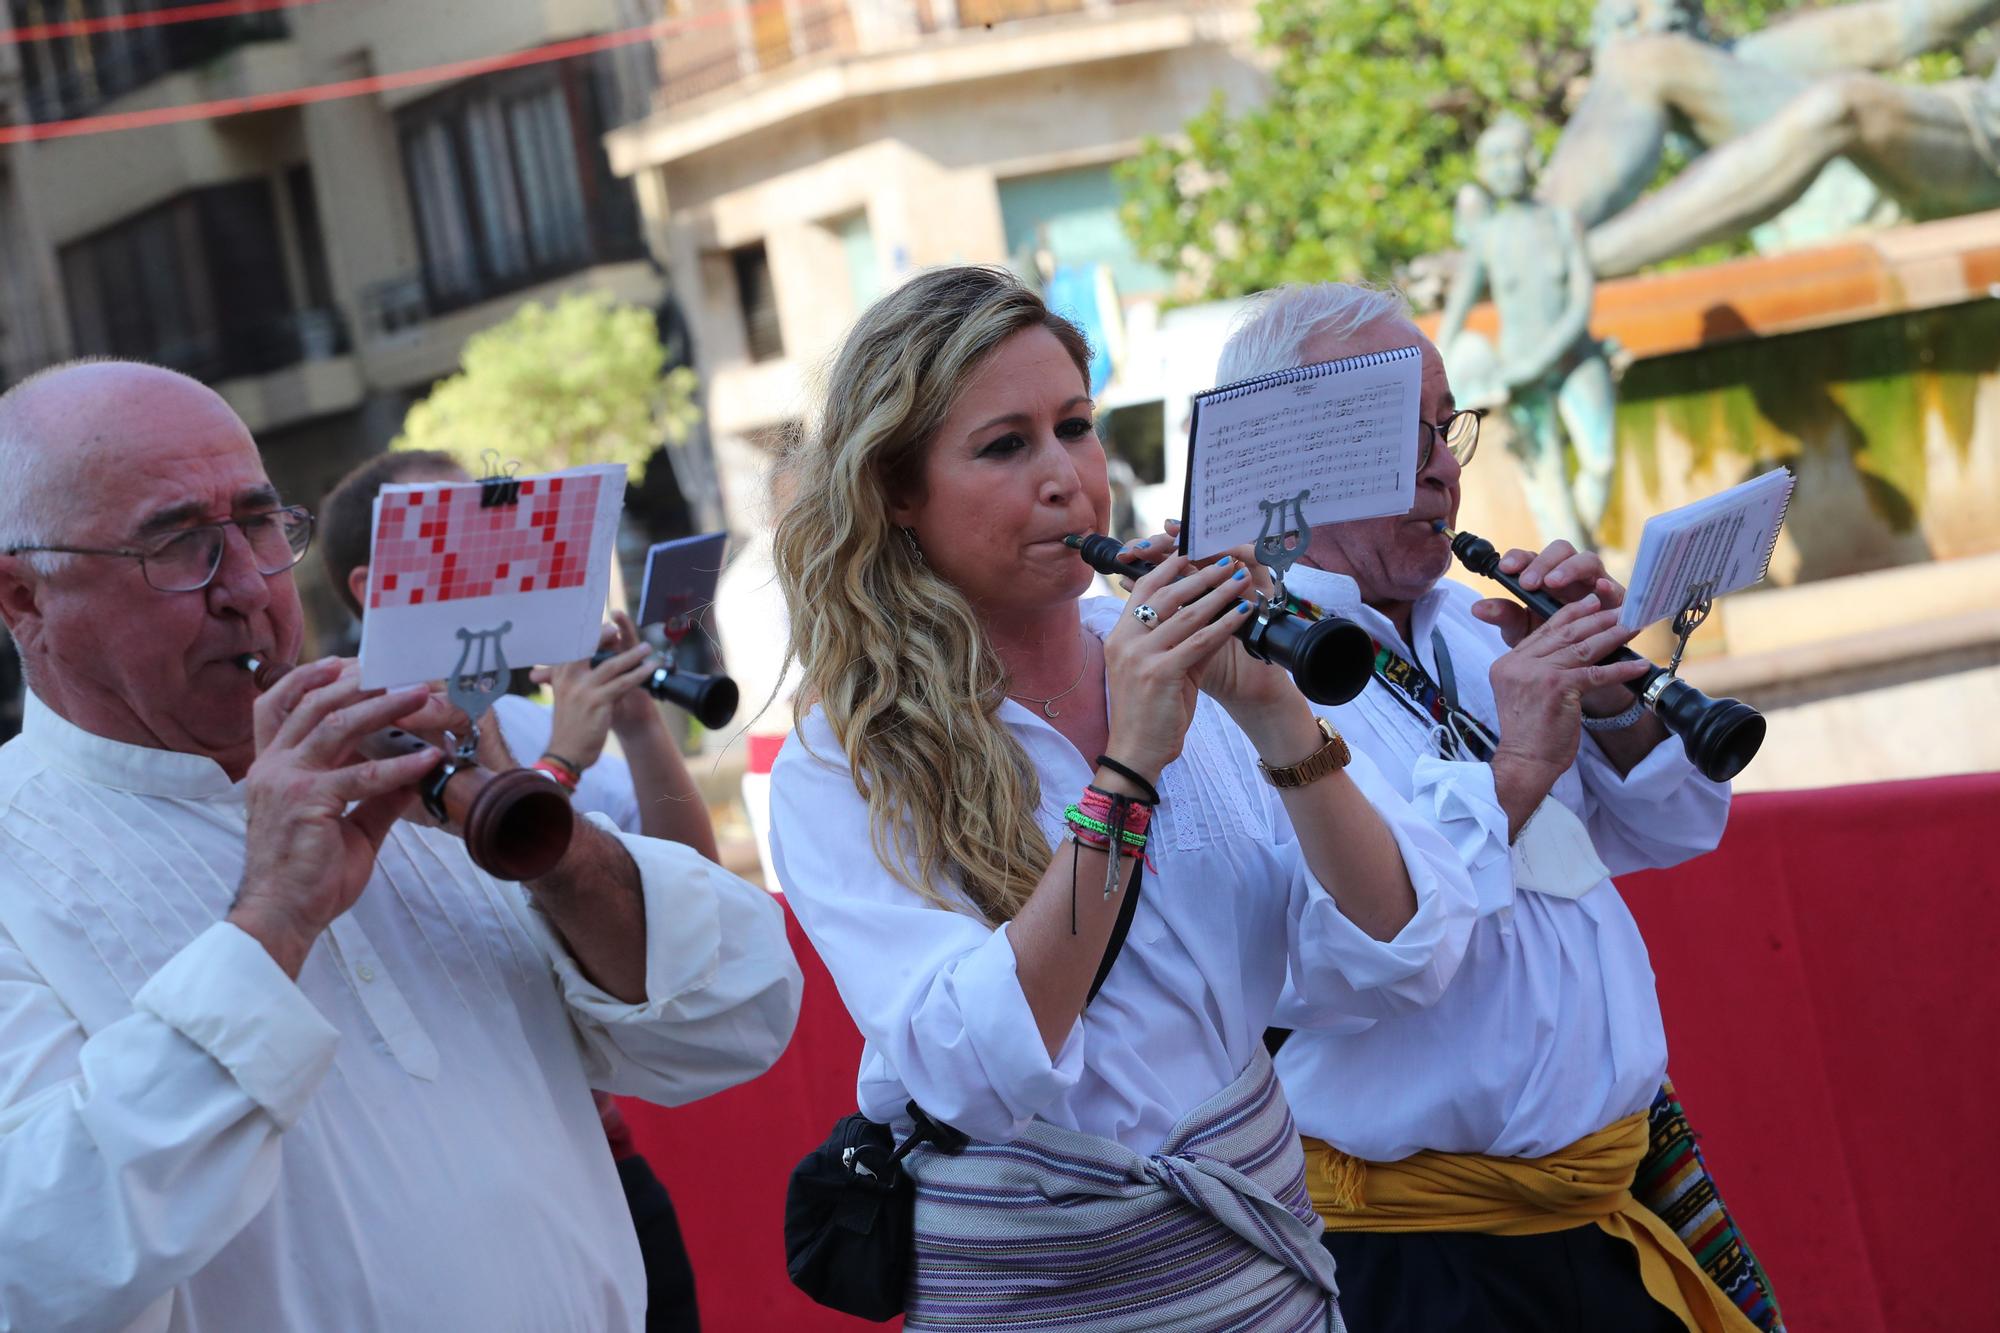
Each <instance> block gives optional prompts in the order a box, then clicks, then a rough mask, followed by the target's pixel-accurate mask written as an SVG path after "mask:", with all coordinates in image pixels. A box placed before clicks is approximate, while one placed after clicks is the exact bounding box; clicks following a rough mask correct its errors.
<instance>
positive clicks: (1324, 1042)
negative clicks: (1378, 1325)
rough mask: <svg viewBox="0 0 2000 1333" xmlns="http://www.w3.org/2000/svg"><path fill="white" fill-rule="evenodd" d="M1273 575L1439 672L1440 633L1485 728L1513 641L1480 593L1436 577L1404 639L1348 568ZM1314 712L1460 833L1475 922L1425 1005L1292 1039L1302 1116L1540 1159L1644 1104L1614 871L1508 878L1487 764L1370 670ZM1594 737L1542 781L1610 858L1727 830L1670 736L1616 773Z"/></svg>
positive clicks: (1641, 1033)
mask: <svg viewBox="0 0 2000 1333" xmlns="http://www.w3.org/2000/svg"><path fill="white" fill-rule="evenodd" d="M1285 585H1286V589H1287V591H1289V592H1292V593H1295V594H1297V595H1298V596H1300V597H1304V598H1307V599H1308V600H1311V601H1313V602H1317V603H1318V604H1319V605H1320V606H1322V607H1323V608H1325V609H1326V610H1328V611H1330V612H1333V613H1335V614H1338V615H1343V616H1346V617H1347V618H1349V619H1350V620H1354V621H1356V622H1358V623H1359V624H1360V625H1361V626H1362V628H1364V629H1366V630H1367V631H1368V632H1369V633H1370V634H1372V635H1374V636H1375V639H1376V642H1378V643H1380V644H1382V645H1384V646H1386V647H1389V648H1391V649H1392V650H1393V651H1395V652H1396V653H1399V654H1402V655H1404V656H1405V658H1406V660H1407V659H1408V654H1409V653H1410V651H1411V648H1412V646H1414V648H1415V651H1416V659H1415V660H1416V662H1417V663H1418V665H1420V666H1422V667H1423V668H1424V670H1425V671H1426V672H1428V673H1430V676H1431V679H1432V680H1441V679H1442V676H1441V675H1440V672H1439V666H1438V662H1437V659H1436V653H1435V650H1434V648H1433V646H1432V642H1431V636H1432V631H1433V630H1435V631H1437V632H1438V633H1439V634H1441V635H1442V636H1443V639H1444V643H1445V651H1446V653H1447V655H1448V656H1449V657H1450V659H1451V664H1452V674H1453V676H1454V677H1455V681H1454V688H1455V690H1456V696H1455V697H1456V699H1457V702H1458V704H1459V706H1460V707H1462V708H1464V709H1465V710H1466V711H1468V712H1470V713H1471V714H1472V715H1473V716H1475V717H1477V718H1478V719H1479V720H1480V721H1481V722H1483V723H1485V724H1486V726H1487V727H1488V728H1489V730H1493V731H1496V732H1497V730H1498V726H1497V714H1496V713H1495V710H1494V703H1493V688H1492V683H1491V681H1490V680H1489V678H1488V675H1487V673H1488V670H1489V669H1490V668H1491V666H1492V664H1493V661H1494V659H1496V658H1498V657H1499V656H1500V655H1501V654H1503V653H1505V652H1506V651H1507V645H1506V642H1505V641H1504V640H1503V639H1501V637H1500V634H1499V631H1497V630H1495V629H1494V628H1493V627H1492V626H1490V625H1488V624H1486V623H1485V622H1484V621H1480V620H1476V619H1474V618H1473V616H1472V614H1471V610H1470V608H1471V606H1472V604H1473V603H1474V602H1477V601H1479V600H1480V598H1481V594H1480V593H1478V592H1475V591H1474V590H1473V589H1471V588H1469V587H1466V586H1465V585H1463V584H1459V583H1453V582H1450V581H1443V582H1440V583H1439V584H1438V585H1437V586H1436V587H1434V588H1433V589H1432V590H1431V591H1430V592H1429V593H1427V594H1425V596H1424V597H1423V598H1422V599H1421V600H1419V601H1418V602H1417V604H1416V606H1415V608H1414V609H1413V613H1412V620H1411V632H1412V634H1413V635H1414V637H1415V639H1416V643H1415V644H1414V645H1406V644H1405V643H1404V642H1403V640H1402V636H1401V635H1400V634H1398V633H1397V632H1396V628H1395V626H1394V624H1393V623H1392V622H1391V621H1390V620H1389V619H1388V618H1387V617H1386V616H1384V615H1382V614H1381V613H1379V612H1377V611H1375V610H1374V609H1372V608H1370V607H1367V606H1364V605H1362V603H1361V600H1360V596H1359V594H1358V591H1357V589H1356V587H1355V584H1354V581H1353V580H1352V579H1349V578H1347V577H1346V576H1344V575H1340V574H1332V573H1328V572H1326V571H1324V570H1317V569H1309V568H1306V567H1304V566H1299V567H1295V568H1294V569H1293V570H1292V571H1291V572H1290V573H1289V574H1287V575H1286V577H1285ZM1316 710H1317V711H1318V712H1320V713H1321V714H1322V715H1324V716H1326V717H1328V718H1330V719H1331V720H1332V721H1333V723H1334V725H1335V726H1337V727H1338V728H1339V729H1340V731H1341V734H1342V735H1344V736H1345V737H1346V738H1347V742H1348V744H1349V745H1350V746H1352V747H1353V748H1354V750H1355V751H1356V752H1357V753H1365V754H1368V755H1370V756H1372V757H1373V758H1374V760H1375V763H1376V766H1377V767H1378V768H1380V769H1381V770H1382V772H1383V773H1385V774H1386V775H1388V777H1389V779H1390V780H1391V781H1392V782H1394V783H1395V785H1396V788H1397V790H1398V791H1400V792H1401V793H1402V794H1403V795H1404V796H1406V797H1408V798H1409V799H1410V802H1411V804H1412V805H1414V806H1415V807H1416V808H1417V809H1418V810H1419V811H1421V812H1423V814H1424V816H1425V818H1427V819H1428V820H1429V821H1430V822H1431V823H1432V824H1433V825H1434V826H1435V827H1436V828H1437V829H1438V830H1439V831H1440V832H1441V833H1443V834H1444V836H1445V837H1447V838H1448V839H1450V841H1451V842H1452V844H1453V845H1454V846H1455V847H1457V848H1458V850H1459V854H1460V855H1461V856H1462V857H1463V858H1464V861H1465V864H1466V866H1467V868H1468V869H1469V870H1470V871H1471V874H1472V881H1473V885H1474V887H1475V889H1476V891H1477V894H1478V899H1479V922H1478V925H1477V927H1476V928H1475V929H1474V931H1473V934H1472V942H1471V945H1470V947H1469V948H1468V949H1467V950H1466V953H1465V960H1464V962H1463V963H1461V964H1460V966H1459V969H1458V975H1457V977H1456V978H1455V979H1454V980H1453V982H1452V984H1451V988H1450V989H1449V990H1448V991H1446V992H1445V995H1444V998H1443V999H1441V1000H1440V1001H1438V1003H1437V1004H1435V1005H1433V1006H1431V1007H1430V1008H1428V1009H1426V1010H1424V1011H1423V1012H1421V1013H1410V1014H1402V1015H1397V1016H1394V1017H1388V1018H1378V1019H1374V1020H1372V1021H1371V1020H1366V1019H1363V1020H1358V1021H1355V1022H1352V1023H1349V1024H1346V1025H1345V1026H1344V1028H1342V1029H1339V1030H1321V1031H1312V1032H1308V1031H1300V1032H1298V1033H1296V1034H1295V1035H1294V1036H1293V1037H1292V1038H1291V1040H1290V1041H1288V1042H1286V1043H1285V1046H1284V1049H1283V1050H1281V1051H1280V1052H1279V1053H1278V1059H1277V1066H1278V1075H1279V1078H1280V1079H1281V1080H1282V1081H1283V1083H1284V1085H1285V1092H1286V1095H1287V1096H1288V1097H1289V1098H1290V1099H1291V1103H1292V1109H1293V1113H1294V1114H1295V1115H1296V1116H1297V1118H1298V1122H1299V1128H1300V1130H1301V1131H1302V1132H1304V1133H1307V1134H1311V1135H1314V1136H1316V1137H1318V1138H1322V1139H1325V1140H1326V1141H1327V1142H1329V1143H1332V1144H1333V1145H1334V1146H1336V1147H1338V1148H1340V1149H1341V1150H1342V1151H1344V1152H1348V1153H1352V1154H1353V1155H1355V1156H1357V1157H1361V1158H1365V1159H1367V1160H1369V1161H1376V1162H1387V1161H1395V1160H1397V1159H1399V1158H1403V1157H1407V1156H1409V1155H1410V1154H1411V1153H1414V1152H1417V1151H1419V1150H1421V1149H1426V1148H1430V1149H1437V1150H1441V1151H1444V1152H1460V1153H1467V1152H1472V1153H1486V1154H1489V1155H1492V1156H1497V1157H1540V1156H1543V1155H1545V1154H1548V1153H1552V1152H1555V1151H1557V1150H1559V1149H1562V1148H1566V1147H1568V1146H1569V1145H1570V1144H1572V1143H1574V1142H1576V1141H1577V1140H1578V1139H1580V1138H1582V1137H1584V1136H1585V1135H1586V1134H1590V1133H1592V1132H1593V1131H1595V1130H1599V1129H1602V1128H1603V1127H1604V1126H1605V1125H1608V1124H1610V1123H1611V1122H1612V1121H1614V1120H1618V1119H1620V1118H1622V1117H1624V1116H1627V1115H1630V1114H1632V1113H1633V1112H1635V1111H1640V1110H1643V1109H1645V1108H1646V1107H1647V1106H1648V1105H1650V1104H1651V1102H1652V1100H1653V1097H1654V1094H1655V1093H1657V1092H1658V1091H1659V1088H1660V1080H1661V1079H1662V1078H1663V1077H1664V1076H1665V1074H1666V1068H1667V1039H1666V1033H1665V1031H1664V1029H1663V1028H1662V1026H1661V1023H1660V1005H1659V1000H1658V998H1657V997H1656V996H1655V994H1654V992H1653V969H1652V965H1651V964H1650V963H1649V962H1648V961H1647V958H1646V943H1645V941H1644V940H1643V939H1642V938H1640V935H1639V927H1638V923H1637V922H1635V921H1634V920H1633V919H1632V913H1631V911H1630V910H1629V909H1628V908H1627V907H1626V906H1625V901H1624V899H1622V898H1620V897H1619V896H1618V890H1617V889H1616V888H1615V887H1614V886H1613V885H1612V883H1611V881H1610V880H1609V879H1605V880H1603V881H1602V882H1600V883H1599V884H1598V885H1597V886H1596V887H1595V888H1592V889H1590V890H1589V891H1588V892H1586V893H1584V894H1583V895H1582V896H1581V897H1577V898H1561V897H1553V896H1550V895H1548V894H1544V893H1538V892H1531V891H1528V890H1525V889H1517V888H1516V886H1515V883H1514V869H1513V863H1512V859H1511V856H1510V853H1509V846H1508V839H1507V814H1506V812H1505V811H1504V810H1502V809H1501V808H1500V804H1499V802H1498V800H1497V799H1496V797H1495V796H1494V792H1493V770H1492V768H1491V766H1489V765H1487V764H1485V763H1481V762H1478V761H1475V760H1471V759H1453V760H1445V759H1442V758H1440V757H1439V753H1438V747H1437V745H1436V744H1435V743H1434V742H1433V741H1432V740H1431V738H1430V734H1429V728H1428V727H1427V726H1426V725H1425V724H1424V722H1422V721H1421V720H1419V719H1418V718H1417V717H1416V715H1415V714H1414V713H1413V712H1412V711H1411V710H1410V709H1409V708H1407V707H1405V706H1404V705H1403V704H1402V703H1400V702H1399V701H1398V700H1397V698H1396V696H1395V695H1394V693H1393V692H1392V687H1391V686H1389V685H1387V684H1385V683H1384V682H1383V681H1381V680H1380V679H1374V680H1370V681H1369V683H1368V686H1367V688H1366V689H1364V690H1363V691H1362V692H1361V693H1360V694H1359V695H1358V696H1356V697H1355V698H1354V699H1353V700H1352V701H1351V702H1349V703H1346V704H1341V705H1339V706H1337V707H1332V708H1326V707H1318V706H1316ZM1588 736H1589V733H1587V732H1586V733H1585V737H1586V739H1584V740H1583V742H1582V743H1581V745H1580V746H1579V747H1578V752H1577V761H1576V764H1575V766H1574V767H1572V768H1571V769H1569V771H1567V772H1566V773H1564V774H1563V775H1562V777H1561V778H1560V779H1558V780H1557V782H1556V785H1555V788H1554V790H1553V792H1552V793H1551V797H1552V798H1553V799H1554V800H1557V801H1560V802H1562V803H1563V804H1564V805H1565V806H1568V807H1569V809H1570V810H1572V811H1573V812H1575V814H1576V815H1577V816H1578V817H1579V818H1580V819H1581V820H1582V821H1583V824H1584V826H1585V827H1586V828H1587V829H1588V830H1589V833H1590V838H1591V842H1592V843H1593V844H1594V846H1595V848H1596V851H1597V856H1598V859H1599V860H1600V861H1602V862H1603V863H1604V866H1605V867H1606V869H1608V870H1609V871H1610V872H1611V873H1612V874H1614V875H1615V874H1623V873H1625V872H1628V871H1633V870H1639V869H1644V868H1646V867H1651V866H1668V865H1673V864H1675V863H1676V862H1679V861H1683V860H1686V859H1687V858H1688V857H1691V856H1696V855H1699V854H1700V853H1702V852H1706V851H1710V850H1712V849H1713V848H1714V847H1715V845H1716V843H1717V842H1718V841H1720V840H1721V838H1722V828H1723V825H1724V823H1725V822H1726V821H1727V820H1728V817H1729V788H1728V786H1727V785H1726V784H1719V783H1713V782H1710V781H1708V780H1707V779H1706V778H1704V777H1702V776H1701V775H1700V774H1699V773H1698V772H1696V771H1695V769H1694V767H1693V765H1692V764H1690V763H1689V762H1688V759H1687V756H1686V754H1685V752H1684V751H1683V750H1682V748H1681V743H1680V741H1679V740H1678V739H1675V738H1673V737H1669V738H1668V739H1666V740H1665V741H1663V742H1662V743H1661V744H1659V745H1658V746H1656V747H1654V749H1653V752H1652V753H1651V754H1649V755H1647V756H1646V757H1645V759H1643V760H1641V761H1640V763H1639V764H1638V765H1637V766H1636V767H1634V768H1633V769H1632V771H1631V772H1630V773H1627V774H1624V775H1623V776H1620V774H1619V772H1618V769H1617V768H1616V766H1614V765H1613V764H1612V763H1611V761H1610V760H1609V759H1607V758H1606V757H1605V755H1604V752H1603V751H1602V750H1600V749H1599V748H1598V747H1597V744H1596V742H1595V741H1592V740H1590V739H1588Z"/></svg>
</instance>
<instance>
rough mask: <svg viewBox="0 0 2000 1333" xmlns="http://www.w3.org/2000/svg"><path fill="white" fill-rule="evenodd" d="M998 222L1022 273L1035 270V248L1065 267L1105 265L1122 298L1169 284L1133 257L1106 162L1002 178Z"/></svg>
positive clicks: (1162, 275) (1159, 291) (1154, 291)
mask: <svg viewBox="0 0 2000 1333" xmlns="http://www.w3.org/2000/svg"><path fill="white" fill-rule="evenodd" d="M1000 225H1001V226H1002V227H1003V228H1004V229H1005V233H1006V237H1007V253H1008V255H1009V256H1011V257H1012V260H1013V262H1014V265H1015V267H1016V268H1017V269H1018V270H1019V271H1020V272H1021V273H1023V274H1026V275H1033V274H1035V273H1036V272H1037V265H1036V263H1035V260H1036V258H1037V252H1038V251H1041V250H1044V249H1046V250H1047V252H1048V255H1047V257H1048V258H1049V259H1050V260H1052V261H1054V262H1055V263H1056V264H1059V265H1062V266H1064V267H1069V266H1086V267H1087V266H1095V265H1098V264H1104V265H1107V266H1108V267H1109V268H1110V270H1111V279H1112V282H1113V283H1114V284H1115V285H1116V286H1117V289H1118V294H1119V295H1120V296H1121V297H1127V298H1129V297H1133V296H1141V295H1159V294H1164V293H1165V292H1166V291H1167V290H1168V289H1169V287H1170V286H1171V281H1170V280H1169V279H1168V277H1167V275H1166V274H1165V273H1164V272H1163V271H1161V270H1160V269H1158V268H1155V267H1154V266H1153V265H1151V264H1148V263H1145V262H1144V261H1142V260H1141V259H1140V258H1139V257H1138V254H1137V253H1136V252H1135V251H1134V250H1133V249H1132V242H1131V240H1130V239H1129V238H1128V237H1127V236H1126V235H1125V229H1124V228H1123V227H1122V226H1120V225H1119V222H1118V186H1117V184H1116V183H1115V182H1114V181H1113V180H1112V179H1111V168H1110V167H1109V166H1099V167H1083V168H1080V169H1078V170H1075V171H1052V172H1048V173H1046V174H1043V175H1039V176H1019V177H1016V178H1014V179H1013V180H1005V181H1001V182H1000ZM1030 280H1031V281H1036V282H1037V283H1038V285H1039V280H1038V279H1035V278H1033V277H1031V278H1030Z"/></svg>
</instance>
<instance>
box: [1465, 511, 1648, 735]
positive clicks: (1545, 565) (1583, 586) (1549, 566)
mask: <svg viewBox="0 0 2000 1333" xmlns="http://www.w3.org/2000/svg"><path fill="white" fill-rule="evenodd" d="M1500 570H1501V572H1502V573H1505V574H1512V575H1513V576H1514V577H1516V578H1518V579H1519V580H1520V581H1521V586H1522V587H1524V588H1526V589H1527V590H1528V591H1529V592H1535V591H1538V590H1539V591H1541V592H1546V593H1547V594H1548V595H1549V596H1551V597H1553V598H1555V599H1556V600H1557V601H1558V602H1563V603H1570V602H1576V601H1580V600H1582V599H1583V598H1585V597H1591V596H1595V597H1596V598H1597V604H1598V605H1599V606H1600V607H1604V608H1606V609H1609V610H1616V609H1617V608H1619V607H1621V606H1623V605H1625V587H1624V585H1623V584H1621V583H1619V582H1618V580H1616V579H1614V578H1612V577H1611V576H1610V575H1609V574H1606V573H1605V572H1604V562H1603V561H1602V560H1600V559H1598V557H1597V553H1596V552H1595V551H1579V550H1577V549H1576V548H1575V547H1574V546H1571V545H1570V544H1569V543H1568V542H1566V541H1561V540H1557V541H1552V542H1550V543H1549V544H1548V545H1547V546H1546V547H1544V548H1543V549H1542V551H1541V553H1540V554H1539V555H1537V554H1536V553H1535V552H1533V551H1524V550H1521V549H1520V548H1519V547H1516V548H1515V549H1514V550H1511V551H1509V552H1507V554H1505V555H1503V556H1501V557H1500ZM1472 614H1473V615H1475V616H1477V617H1479V618H1480V619H1481V620H1483V621H1485V622H1486V623H1487V624H1489V625H1492V626H1493V627H1494V628H1496V629H1498V630H1499V631H1500V637H1501V638H1503V639H1505V640H1506V641H1507V646H1508V647H1509V648H1512V647H1513V646H1514V645H1516V644H1518V643H1520V642H1521V640H1522V639H1525V638H1526V637H1528V635H1529V634H1530V633H1531V632H1532V631H1533V630H1534V628H1535V626H1536V625H1538V624H1540V623H1541V621H1540V618H1539V617H1537V616H1536V615H1535V614H1534V613H1533V612H1532V611H1530V610H1528V608H1527V607H1525V606H1522V605H1521V604H1520V603H1519V602H1517V601H1515V600H1513V599H1512V598H1511V597H1508V598H1498V597H1493V598H1487V599H1486V600H1485V601H1482V602H1477V603H1475V604H1474V605H1473V608H1472ZM1581 702H1582V706H1583V711H1584V712H1586V713H1589V714H1591V715H1592V716H1595V717H1610V716H1611V715H1612V714H1614V713H1622V712H1624V711H1625V710H1626V708H1628V707H1630V706H1631V703H1632V692H1631V691H1630V690H1628V689H1626V688H1625V687H1624V686H1623V685H1618V684H1613V685H1605V686H1600V687H1599V688H1597V689H1594V690H1590V691H1587V692H1586V693H1585V694H1584V695H1583V697H1582V701H1581Z"/></svg>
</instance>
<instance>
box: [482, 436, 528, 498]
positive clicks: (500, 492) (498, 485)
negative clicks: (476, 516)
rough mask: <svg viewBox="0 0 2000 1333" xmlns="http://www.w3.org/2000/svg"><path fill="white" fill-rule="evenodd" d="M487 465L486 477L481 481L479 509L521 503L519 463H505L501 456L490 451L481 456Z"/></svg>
mask: <svg viewBox="0 0 2000 1333" xmlns="http://www.w3.org/2000/svg"><path fill="white" fill-rule="evenodd" d="M480 461H481V462H483V463H485V465H486V475H485V476H483V477H481V478H480V479H479V507H480V508H481V509H493V508H497V507H498V506H500V505H511V504H519V503H520V502H521V480H520V478H519V477H517V476H516V475H515V474H516V473H518V472H519V471H520V470H521V465H520V464H519V463H503V462H502V461H501V458H500V455H499V454H498V453H497V452H496V451H494V450H492V449H488V450H487V451H486V452H485V453H483V454H481V455H480Z"/></svg>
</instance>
